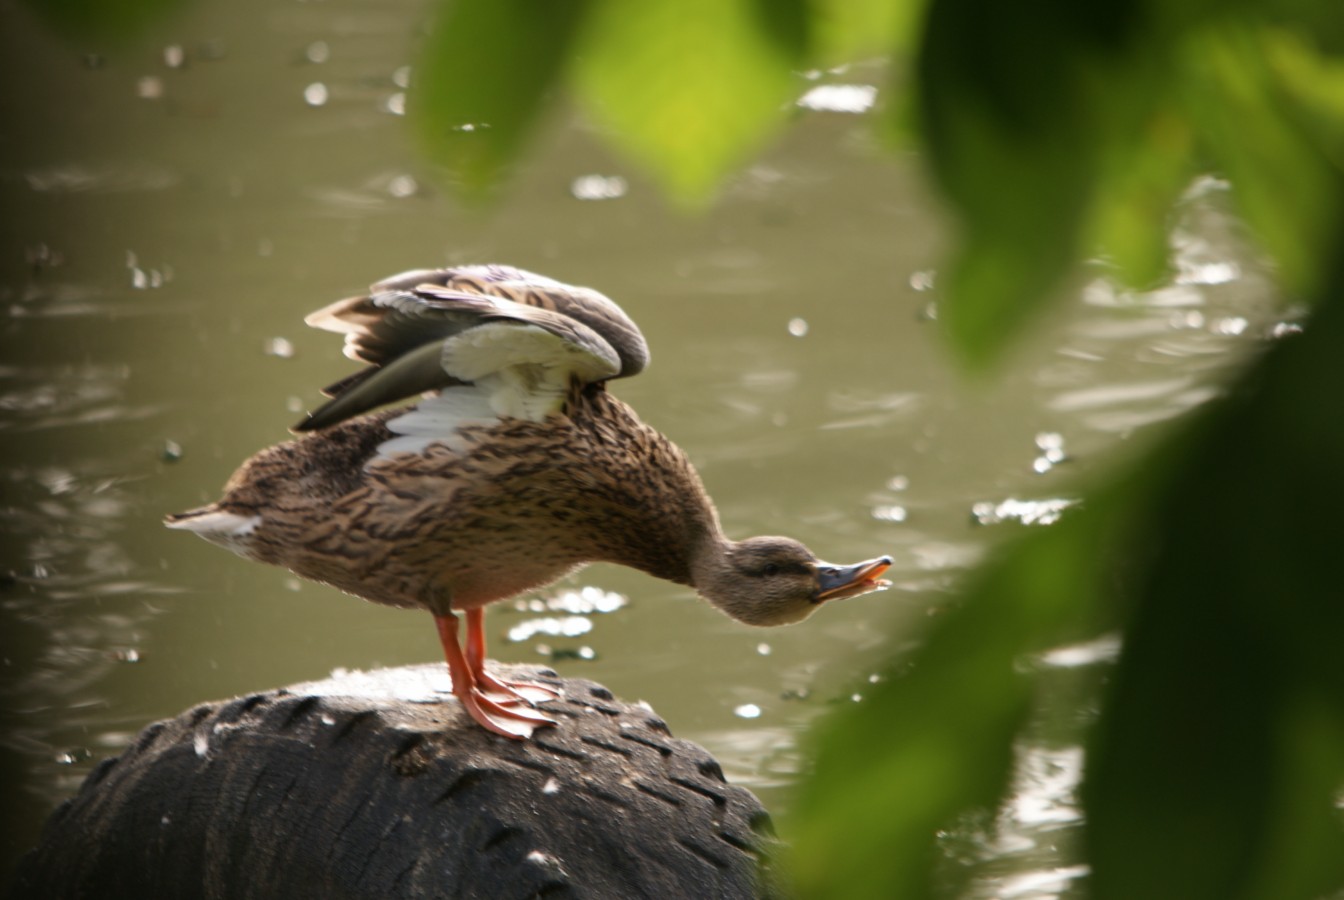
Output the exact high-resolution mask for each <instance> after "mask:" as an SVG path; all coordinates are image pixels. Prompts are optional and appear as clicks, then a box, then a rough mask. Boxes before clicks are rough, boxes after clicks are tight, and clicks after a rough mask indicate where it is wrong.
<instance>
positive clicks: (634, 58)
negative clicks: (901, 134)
mask: <svg viewBox="0 0 1344 900" xmlns="http://www.w3.org/2000/svg"><path fill="white" fill-rule="evenodd" d="M805 22H806V16H805V7H804V4H803V2H802V0H782V2H763V0H639V2H630V0H595V7H594V9H593V10H592V15H591V18H590V20H589V22H588V23H587V26H586V27H585V29H584V35H583V39H582V41H581V46H580V49H579V52H578V60H577V64H576V77H577V84H578V88H579V90H580V93H581V95H582V97H583V99H584V100H585V101H586V102H587V105H588V107H589V108H590V109H591V111H592V114H593V117H594V118H595V119H596V120H597V121H598V122H599V123H601V124H602V125H603V126H604V127H606V128H607V129H609V130H610V138H611V140H612V142H613V143H615V144H616V145H617V146H618V147H620V148H621V149H622V150H624V151H625V152H626V153H628V154H629V155H630V156H631V157H632V158H633V159H634V160H635V161H636V162H638V163H639V164H640V165H642V166H644V167H645V168H646V169H648V170H649V171H651V172H652V173H653V175H654V176H655V177H656V178H657V179H658V181H659V182H661V183H662V185H663V186H664V188H665V189H666V191H667V192H668V194H669V195H670V196H672V197H673V198H674V199H678V200H680V201H682V202H687V203H703V202H705V201H706V200H708V199H709V197H710V196H711V194H712V192H713V190H714V188H715V187H716V186H717V185H718V184H719V182H720V181H721V180H722V179H723V177H724V176H725V175H726V174H728V173H729V172H730V171H732V169H733V168H734V167H736V166H739V165H741V164H742V163H743V162H745V161H746V160H747V159H748V158H749V157H750V155H751V154H752V153H754V152H755V151H757V150H759V149H760V147H761V144H762V143H763V142H764V140H765V138H766V137H767V136H768V135H769V134H770V133H772V132H773V131H774V130H775V128H776V127H777V126H778V125H779V124H780V123H781V122H782V121H783V119H784V110H785V108H786V106H787V104H788V103H789V101H790V100H791V99H792V94H793V92H794V91H795V90H796V88H797V85H796V83H795V75H794V74H793V71H794V69H796V68H797V67H798V66H800V65H801V64H802V60H803V52H804V39H805Z"/></svg>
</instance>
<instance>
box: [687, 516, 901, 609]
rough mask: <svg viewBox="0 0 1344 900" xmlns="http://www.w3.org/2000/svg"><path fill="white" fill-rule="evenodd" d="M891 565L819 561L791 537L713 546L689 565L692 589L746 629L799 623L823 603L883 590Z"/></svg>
mask: <svg viewBox="0 0 1344 900" xmlns="http://www.w3.org/2000/svg"><path fill="white" fill-rule="evenodd" d="M890 566H891V557H889V556H879V557H877V558H876V559H870V560H867V561H865V562H861V563H855V564H854V565H852V566H836V565H831V564H830V563H825V562H821V561H820V560H818V559H817V558H816V557H815V556H813V555H812V551H811V550H808V549H807V547H805V546H803V545H802V544H800V543H799V542H798V541H795V540H793V539H792V538H786V537H754V538H748V539H747V540H745V541H738V542H736V543H734V542H731V541H724V542H721V543H716V544H715V546H714V547H713V549H712V550H711V551H709V552H706V553H704V554H702V555H701V558H700V559H699V560H697V564H696V566H695V571H694V577H695V588H696V590H697V591H699V592H700V594H701V595H702V596H703V597H704V598H705V599H706V600H708V601H709V602H710V603H713V604H714V605H715V606H717V607H718V608H719V609H721V610H723V611H724V612H726V613H727V614H728V615H730V616H732V617H733V618H734V619H737V620H738V621H739V622H745V623H746V624H748V625H788V624H790V623H792V622H801V621H802V620H803V619H806V618H807V617H808V616H810V615H812V613H814V612H816V610H817V609H819V608H820V607H821V606H822V605H823V604H825V603H827V602H829V601H831V600H840V599H843V598H845V597H856V596H858V595H859V594H866V593H867V592H869V591H873V590H879V589H881V588H885V587H888V586H889V585H890V582H887V581H883V580H881V579H879V578H878V576H879V575H881V574H882V573H883V572H885V571H886V570H887V568H888V567H890Z"/></svg>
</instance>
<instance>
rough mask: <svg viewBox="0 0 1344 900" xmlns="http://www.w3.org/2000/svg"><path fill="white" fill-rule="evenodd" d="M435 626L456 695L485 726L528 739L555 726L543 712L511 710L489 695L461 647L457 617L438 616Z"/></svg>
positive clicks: (447, 614) (487, 728) (496, 732)
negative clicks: (547, 727)
mask: <svg viewBox="0 0 1344 900" xmlns="http://www.w3.org/2000/svg"><path fill="white" fill-rule="evenodd" d="M434 624H435V625H437V626H438V629H439V642H440V643H442V644H443V654H444V657H445V658H446V659H447V660H448V672H449V674H451V675H452V677H453V694H454V695H455V696H456V697H457V699H458V700H459V701H461V703H462V708H463V709H465V710H466V711H467V713H468V714H469V715H470V716H471V717H472V718H473V719H475V720H476V721H477V722H479V723H480V724H481V725H482V727H484V728H485V729H486V730H488V731H493V732H494V733H495V734H502V735H504V736H505V737H507V738H513V739H514V740H524V739H526V738H529V737H531V736H532V732H533V731H535V730H536V729H537V728H540V727H541V726H543V725H554V724H555V722H554V721H553V720H552V719H548V718H547V717H546V716H543V715H542V714H541V713H536V712H533V711H532V710H530V709H526V708H523V709H518V708H510V707H509V706H504V705H502V704H500V703H498V702H496V701H495V700H492V699H490V698H489V697H488V696H486V694H485V692H484V691H483V690H482V689H481V685H479V684H477V683H476V678H475V675H474V673H473V671H472V667H471V666H470V665H468V664H467V659H466V657H465V656H463V655H462V648H461V646H459V644H458V637H457V616H455V615H453V614H452V613H451V612H445V613H444V614H442V615H439V614H437V613H436V614H435V615H434Z"/></svg>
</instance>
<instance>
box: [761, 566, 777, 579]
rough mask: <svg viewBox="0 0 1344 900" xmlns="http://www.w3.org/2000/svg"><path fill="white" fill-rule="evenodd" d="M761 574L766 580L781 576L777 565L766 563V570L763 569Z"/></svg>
mask: <svg viewBox="0 0 1344 900" xmlns="http://www.w3.org/2000/svg"><path fill="white" fill-rule="evenodd" d="M761 574H762V575H764V576H765V577H766V578H773V577H774V576H776V575H778V574H779V566H778V565H777V564H776V563H766V564H765V568H763V569H761Z"/></svg>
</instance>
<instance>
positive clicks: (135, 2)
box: [25, 0, 187, 40]
mask: <svg viewBox="0 0 1344 900" xmlns="http://www.w3.org/2000/svg"><path fill="white" fill-rule="evenodd" d="M186 3H187V0H25V5H26V6H28V8H30V9H32V10H33V11H34V12H35V13H37V15H38V16H39V17H40V18H42V19H43V20H44V21H45V22H46V23H47V24H48V25H50V26H51V27H52V28H54V29H56V30H57V31H59V32H61V33H62V34H66V35H69V36H71V37H77V38H81V39H89V38H111V39H120V40H124V39H128V38H131V37H133V36H135V35H136V34H138V33H140V32H141V31H143V30H144V28H145V27H146V26H148V25H149V24H151V23H152V22H154V21H156V20H159V19H162V18H164V17H165V16H167V14H168V12H169V11H170V10H173V9H176V8H178V7H180V6H185V5H186Z"/></svg>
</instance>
